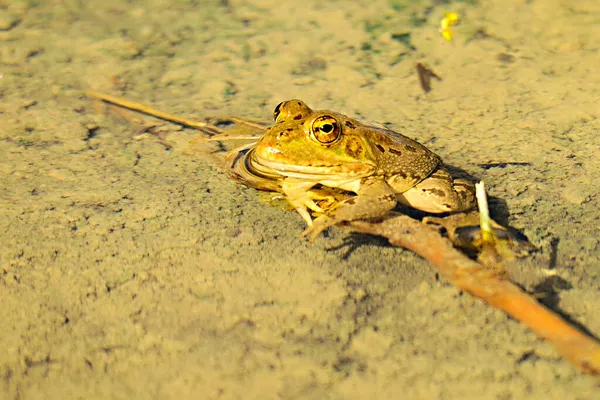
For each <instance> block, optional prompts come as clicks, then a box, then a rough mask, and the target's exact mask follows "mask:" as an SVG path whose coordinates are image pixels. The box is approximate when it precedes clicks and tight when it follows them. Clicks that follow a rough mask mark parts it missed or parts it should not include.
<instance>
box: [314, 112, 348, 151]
mask: <svg viewBox="0 0 600 400" xmlns="http://www.w3.org/2000/svg"><path fill="white" fill-rule="evenodd" d="M311 131H312V135H313V137H314V138H315V139H316V140H317V141H318V142H319V143H323V144H331V143H333V142H335V141H336V140H337V139H339V137H340V135H341V133H342V130H341V129H340V124H339V122H338V121H337V119H335V118H333V117H330V116H329V115H323V116H321V117H319V118H317V119H315V120H314V122H313V124H312V129H311Z"/></svg>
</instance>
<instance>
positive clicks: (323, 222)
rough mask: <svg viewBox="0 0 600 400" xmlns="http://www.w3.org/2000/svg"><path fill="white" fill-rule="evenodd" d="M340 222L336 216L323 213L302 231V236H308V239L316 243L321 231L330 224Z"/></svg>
mask: <svg viewBox="0 0 600 400" xmlns="http://www.w3.org/2000/svg"><path fill="white" fill-rule="evenodd" d="M338 222H340V221H337V220H336V219H335V218H330V217H328V216H327V215H325V214H324V215H321V216H320V217H318V218H317V219H315V220H314V221H312V223H311V224H310V225H309V227H308V228H307V229H306V230H305V231H304V232H302V234H301V235H300V237H305V236H308V240H309V241H310V242H311V243H314V241H315V239H317V237H318V236H319V235H320V234H321V232H323V231H324V230H326V229H327V228H329V227H330V226H334V225H336V224H337V223H338Z"/></svg>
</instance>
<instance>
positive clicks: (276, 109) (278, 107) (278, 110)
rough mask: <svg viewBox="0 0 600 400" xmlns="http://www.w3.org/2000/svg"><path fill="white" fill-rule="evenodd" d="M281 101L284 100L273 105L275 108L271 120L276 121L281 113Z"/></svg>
mask: <svg viewBox="0 0 600 400" xmlns="http://www.w3.org/2000/svg"><path fill="white" fill-rule="evenodd" d="M283 103H285V101H282V102H281V103H279V104H277V107H275V110H273V121H275V122H277V118H279V114H280V113H281V106H282V105H283Z"/></svg>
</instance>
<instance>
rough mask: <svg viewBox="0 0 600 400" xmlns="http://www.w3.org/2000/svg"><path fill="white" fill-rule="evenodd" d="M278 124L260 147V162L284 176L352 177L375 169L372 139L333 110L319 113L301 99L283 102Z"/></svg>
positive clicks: (257, 150)
mask: <svg viewBox="0 0 600 400" xmlns="http://www.w3.org/2000/svg"><path fill="white" fill-rule="evenodd" d="M274 118H275V124H274V125H273V126H271V127H270V128H268V129H267V130H266V132H265V134H264V135H263V136H262V137H261V139H260V140H259V141H258V143H257V144H256V148H255V157H256V162H258V163H259V164H262V165H264V166H267V167H269V168H272V169H274V170H276V171H278V172H280V173H282V174H283V175H287V176H293V177H300V178H307V179H308V178H309V177H317V176H320V177H322V176H328V177H332V176H335V177H340V178H351V177H360V176H367V175H370V174H372V173H373V171H374V169H375V160H374V157H373V154H372V151H371V147H370V146H369V143H368V138H366V137H365V135H362V134H361V129H360V128H361V127H362V124H360V123H359V122H358V121H354V120H352V119H350V118H348V117H346V116H344V115H342V114H339V113H335V112H332V111H316V110H312V109H311V108H310V107H308V106H307V105H306V104H304V102H302V101H300V100H288V101H284V102H282V103H280V104H279V105H277V107H275V111H274Z"/></svg>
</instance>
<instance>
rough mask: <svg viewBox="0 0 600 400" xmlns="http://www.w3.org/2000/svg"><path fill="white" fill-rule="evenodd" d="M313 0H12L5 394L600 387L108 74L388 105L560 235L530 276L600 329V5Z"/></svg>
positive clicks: (213, 98)
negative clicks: (168, 117) (219, 164)
mask: <svg viewBox="0 0 600 400" xmlns="http://www.w3.org/2000/svg"><path fill="white" fill-rule="evenodd" d="M296 3H298V2H291V1H275V0H262V1H261V0H249V1H222V2H193V1H174V0H172V1H170V2H169V1H161V0H153V1H146V2H142V1H133V2H123V1H113V0H109V1H104V2H94V4H93V5H92V3H91V2H87V3H86V2H77V1H57V0H54V1H52V0H50V1H45V2H33V1H29V2H28V1H25V0H5V1H1V0H0V74H1V76H2V78H0V235H1V237H0V304H1V307H0V321H2V329H0V344H1V345H0V347H1V348H2V349H3V351H2V352H0V397H2V398H6V399H17V398H20V399H31V398H48V399H52V398H83V397H85V398H161V399H162V398H178V399H180V398H202V399H213V398H227V399H231V398H245V399H248V398H261V399H268V398H314V399H366V398H381V399H383V398H399V395H400V394H402V398H405V399H436V398H444V399H471V398H473V399H475V398H476V399H521V398H533V399H536V398H544V399H592V398H597V396H598V391H599V390H600V388H599V387H598V381H597V380H594V379H592V378H589V377H584V376H581V375H579V374H578V373H577V372H576V371H575V370H574V369H573V368H572V367H571V366H570V365H569V364H567V363H566V362H565V361H563V360H561V359H560V358H559V357H558V356H557V354H556V353H555V352H554V351H553V349H552V348H551V347H550V346H549V345H547V344H545V343H543V342H541V341H539V340H537V339H536V338H535V337H534V336H533V334H531V333H529V332H528V331H527V330H526V329H525V328H524V327H522V326H520V325H519V324H518V323H516V322H515V321H512V320H509V319H508V318H507V317H506V316H505V315H503V314H502V313H500V312H496V311H494V310H492V309H490V308H488V307H486V306H485V305H483V304H482V303H481V302H479V301H478V300H475V299H472V298H470V297H468V296H466V295H462V294H461V293H459V292H458V291H457V290H456V289H454V288H453V287H452V286H451V285H449V284H448V283H447V282H445V281H443V280H439V279H437V277H436V274H435V270H434V269H433V268H432V267H431V266H430V265H428V264H427V263H426V262H424V261H423V260H421V259H420V258H418V257H416V256H415V255H413V254H411V253H409V252H406V251H401V250H399V249H395V248H391V247H388V246H387V245H386V243H385V241H383V240H379V239H375V238H371V237H364V236H360V235H351V234H348V233H347V232H345V231H343V230H341V229H336V228H334V229H330V231H329V233H328V235H326V236H323V237H321V238H320V239H319V240H318V241H317V243H316V244H315V245H309V244H308V243H306V242H305V241H304V240H301V239H298V238H297V235H298V234H299V233H300V232H301V231H302V230H303V229H304V226H303V221H302V220H301V218H300V217H299V216H298V215H297V214H296V213H294V212H289V211H285V210H281V209H279V208H276V207H269V206H267V205H265V204H264V202H262V201H261V199H260V196H259V195H258V194H257V193H256V191H254V190H252V189H248V188H245V187H243V186H240V185H237V184H235V183H233V182H231V181H230V180H228V179H227V178H226V177H225V176H224V175H223V174H221V173H219V172H218V171H217V170H216V169H215V168H213V167H212V166H211V164H210V163H208V162H207V161H206V160H204V159H202V157H200V156H197V155H196V156H194V155H190V154H188V152H187V151H184V148H185V145H183V144H184V143H187V142H188V141H189V140H190V139H191V138H193V137H194V136H195V135H196V134H197V133H195V132H194V131H191V130H182V129H181V128H179V127H177V126H174V125H171V124H165V123H162V122H160V121H156V120H153V119H151V118H149V117H140V116H135V115H132V114H122V113H121V114H119V113H116V112H114V110H113V111H110V112H106V111H107V110H105V109H103V108H102V107H100V106H99V105H98V104H95V103H94V102H91V101H89V100H88V99H86V98H85V97H84V95H83V90H85V89H94V90H98V91H102V92H107V93H112V94H116V95H120V96H125V97H127V98H130V99H133V100H137V101H141V102H144V103H148V104H151V105H152V106H154V107H157V108H159V109H161V110H164V111H169V112H172V113H175V114H178V115H182V116H188V117H202V116H223V115H237V116H244V117H248V118H254V119H264V120H268V119H269V118H270V116H271V115H272V109H273V107H274V106H275V105H276V104H277V103H279V102H280V101H282V100H285V99H289V98H300V99H303V100H304V101H305V102H306V103H307V104H309V105H310V106H312V107H314V108H328V109H334V110H338V111H340V112H344V113H346V114H348V115H352V116H354V117H357V118H359V119H362V120H366V121H371V122H377V123H385V124H388V125H389V126H390V127H391V128H393V129H396V130H398V131H400V132H402V133H404V134H406V135H408V136H411V137H414V138H417V139H418V140H419V141H421V142H422V143H424V144H426V145H427V146H428V147H430V148H431V149H433V150H434V151H436V152H437V153H439V154H440V155H441V156H442V157H443V158H444V159H445V160H446V161H447V162H448V163H449V164H451V165H453V166H455V167H456V168H459V169H461V170H463V171H465V172H466V173H468V174H469V175H471V176H472V177H473V178H476V179H483V180H484V181H485V182H486V184H487V187H488V188H489V191H490V194H491V195H492V196H493V201H492V211H493V213H494V214H495V215H496V216H497V218H499V219H500V220H504V221H505V222H508V223H510V224H511V225H512V226H514V227H516V228H519V229H521V230H522V231H523V232H524V233H525V234H527V235H528V236H529V237H530V239H531V241H532V242H533V243H534V244H536V245H537V246H539V247H540V248H541V249H542V251H541V252H540V253H539V254H537V255H535V256H533V257H531V258H529V259H526V260H523V261H520V262H518V263H515V264H512V265H510V266H509V269H510V272H511V274H512V275H513V277H514V279H515V280H516V281H517V282H519V283H520V284H522V285H523V286H524V287H526V288H527V289H529V290H531V291H534V292H537V293H540V296H545V301H546V303H547V304H549V305H551V306H552V307H554V308H555V309H557V310H560V311H561V312H564V313H566V314H568V315H569V317H570V318H572V319H573V320H574V321H576V322H578V323H580V324H582V325H583V326H585V327H586V328H587V329H588V330H589V331H590V332H591V333H593V334H596V335H600V313H599V312H598V310H599V309H600V291H599V290H598V288H599V286H600V260H599V258H600V246H599V243H598V241H599V239H598V221H599V220H600V207H599V204H598V203H599V201H600V197H599V196H598V184H597V179H596V177H597V175H598V174H600V162H599V161H598V147H599V145H600V136H599V135H598V129H599V127H600V122H599V119H598V117H599V113H600V108H599V107H598V96H600V78H598V74H597V65H598V63H599V61H600V59H599V56H598V54H599V53H598V51H599V46H600V45H599V43H600V24H598V15H600V3H598V2H597V1H594V0H587V1H586V0H584V1H580V2H570V3H569V2H564V1H558V0H546V1H541V0H539V1H529V2H525V1H517V0H503V1H499V0H494V1H486V2H480V4H471V3H474V2H466V3H455V4H453V5H445V6H444V5H434V3H437V2H418V3H414V4H411V2H398V1H354V2H347V1H344V2H342V1H330V2H323V1H312V0H308V1H304V2H302V3H298V4H296ZM451 10H452V11H457V12H458V13H459V14H460V15H461V16H462V17H463V22H462V24H461V25H460V26H458V27H456V31H455V34H454V40H452V42H448V41H446V40H445V39H443V38H442V37H441V35H440V34H439V32H438V24H439V21H440V19H441V18H442V17H443V15H444V12H446V11H451ZM417 62H423V63H426V64H427V65H429V67H430V68H431V69H432V70H434V71H435V73H436V74H437V75H439V76H440V77H441V78H442V80H441V81H437V80H433V82H432V87H433V88H432V91H431V92H430V93H428V94H425V93H424V92H423V90H422V89H421V87H420V86H419V82H418V78H417V74H416V72H415V64H416V63H417ZM150 125H158V126H154V127H153V128H152V132H154V133H155V135H146V136H144V135H142V136H139V133H140V130H139V128H140V126H143V127H147V126H150ZM498 162H499V163H508V164H507V165H504V166H503V167H498V166H490V165H489V164H490V163H498ZM511 163H524V164H523V165H521V164H514V165H513V164H511Z"/></svg>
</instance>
